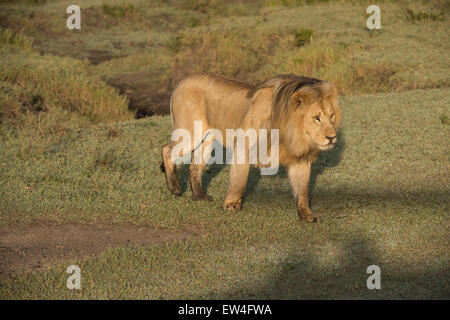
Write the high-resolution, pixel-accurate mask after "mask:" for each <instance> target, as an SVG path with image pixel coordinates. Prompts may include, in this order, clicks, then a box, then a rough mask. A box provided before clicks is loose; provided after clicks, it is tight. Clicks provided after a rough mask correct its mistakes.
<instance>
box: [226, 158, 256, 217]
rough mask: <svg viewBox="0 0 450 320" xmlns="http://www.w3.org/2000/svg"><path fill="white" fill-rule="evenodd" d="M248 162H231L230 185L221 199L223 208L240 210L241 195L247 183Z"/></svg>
mask: <svg viewBox="0 0 450 320" xmlns="http://www.w3.org/2000/svg"><path fill="white" fill-rule="evenodd" d="M249 170H250V165H249V164H232V165H231V170H230V186H229V187H228V192H227V194H226V196H225V199H224V200H223V204H222V208H223V209H225V210H232V211H238V210H241V204H242V195H243V194H244V192H245V187H246V185H247V178H248V173H249Z"/></svg>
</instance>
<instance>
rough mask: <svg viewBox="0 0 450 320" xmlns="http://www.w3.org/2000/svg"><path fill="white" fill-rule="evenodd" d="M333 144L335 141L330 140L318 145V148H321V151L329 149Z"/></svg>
mask: <svg viewBox="0 0 450 320" xmlns="http://www.w3.org/2000/svg"><path fill="white" fill-rule="evenodd" d="M334 145H335V143H332V142H330V143H327V144H325V145H321V146H319V149H320V150H322V151H325V150H330V149H333V147H334Z"/></svg>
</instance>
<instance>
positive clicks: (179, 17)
mask: <svg viewBox="0 0 450 320" xmlns="http://www.w3.org/2000/svg"><path fill="white" fill-rule="evenodd" d="M69 4H71V3H70V2H69V1H65V0H60V1H41V0H39V1H38V0H33V1H29V0H26V1H25V0H24V1H20V2H18V1H0V8H1V10H0V21H1V22H0V26H1V28H0V224H2V225H4V226H8V225H11V224H19V225H28V224H32V223H40V222H56V223H62V224H65V223H71V222H74V223H82V224H87V223H97V222H106V223H115V222H131V223H135V224H143V225H152V226H155V227H157V228H158V229H163V230H189V228H196V229H198V230H201V232H200V234H201V235H200V236H198V237H196V238H191V239H189V240H185V241H178V242H172V243H166V244H163V245H155V246H150V247H132V246H130V247H122V248H115V249H111V250H108V251H106V252H104V253H103V254H101V255H100V256H97V257H92V258H90V259H88V260H83V261H67V263H64V264H57V265H54V266H52V267H50V268H48V269H47V270H44V271H42V272H30V273H24V274H16V275H12V276H8V277H6V276H5V277H1V278H0V298H2V299H13V298H17V299H36V298H45V299H57V298H66V299H70V298H80V299H88V298H97V299H101V298H117V299H121V298H136V299H146V298H151V299H170V298H189V299H192V298H194V299H195V298H201V299H212V298H235V299H240V298H248V299H253V298H285V299H299V298H305V299H311V298H318V299H322V298H331V299H335V298H344V299H354V298H363V299H373V298H381V299H423V298H432V299H449V298H450V289H449V282H448V279H449V275H450V274H449V268H448V266H449V260H450V259H449V253H448V247H449V238H448V230H449V227H450V225H449V221H450V220H449V212H450V210H449V209H450V208H449V199H450V189H449V185H450V178H449V177H450V175H449V169H450V168H449V160H450V159H449V154H450V153H449V151H450V150H449V144H448V142H447V141H448V137H449V130H450V127H449V125H448V124H449V118H448V117H449V114H450V110H449V107H448V106H449V102H450V98H449V97H450V95H449V93H450V90H449V88H448V86H449V83H450V81H449V80H450V79H449V65H450V60H449V59H450V58H449V55H448V51H449V49H450V48H449V42H448V35H447V34H448V31H447V30H448V26H449V25H448V12H450V11H449V10H448V8H449V7H448V3H447V2H446V1H429V2H419V1H416V2H409V1H398V2H397V1H396V2H394V1H379V6H380V8H381V20H382V21H381V22H382V29H381V30H376V32H372V33H369V32H368V31H367V30H366V29H365V19H366V18H367V17H366V12H365V9H366V8H367V6H368V5H369V4H372V3H367V2H366V1H352V2H347V1H314V0H305V1H300V0H298V1H297V0H293V1H290V0H283V1H264V0H261V1H258V0H255V1H242V2H240V1H238V2H235V1H230V2H220V1H216V0H195V1H187V0H170V1H151V2H149V1H144V0H133V1H126V2H124V1H122V0H114V1H108V2H107V3H106V2H105V1H101V0H95V1H87V0H81V1H79V5H80V7H81V14H82V25H81V30H67V28H66V26H65V16H64V12H65V9H66V7H67V6H68V5H69ZM204 71H208V72H218V73H221V74H224V75H227V76H230V77H234V78H236V79H239V80H243V81H249V82H251V83H258V82H260V81H262V80H263V79H265V78H267V77H270V76H273V75H274V74H279V73H296V74H301V75H306V76H312V77H318V78H323V79H326V80H328V81H331V82H333V83H334V84H335V85H336V86H337V87H338V89H339V93H340V95H341V97H340V105H341V108H342V109H343V125H342V128H341V130H340V133H339V142H338V146H337V147H336V148H335V149H334V150H332V151H330V152H327V153H324V154H322V155H321V157H320V158H319V160H318V162H317V163H316V164H315V166H314V171H313V175H312V179H311V181H312V182H311V203H312V209H313V210H314V211H316V212H318V213H319V214H321V215H322V216H323V217H324V222H323V223H321V224H318V225H311V224H305V223H301V222H299V221H298V220H297V215H296V213H295V211H294V201H293V199H292V196H291V192H290V189H289V183H288V181H287V177H286V171H285V170H281V171H280V173H279V174H278V175H277V176H270V177H261V176H260V175H259V173H258V172H257V171H256V170H252V172H251V175H250V180H249V184H248V188H247V192H246V195H245V199H244V209H243V211H241V212H236V213H230V212H224V211H222V210H221V208H220V204H221V201H222V199H223V196H224V193H225V191H226V189H227V187H228V173H229V168H228V167H226V166H225V167H222V166H210V167H208V168H207V170H206V172H205V177H204V183H205V184H206V185H207V188H208V193H209V194H211V195H212V196H213V201H212V202H211V203H203V202H193V201H192V200H191V197H190V196H191V193H190V190H189V187H188V183H187V180H186V179H187V173H188V169H187V168H186V167H184V166H182V167H180V175H181V177H182V181H183V188H184V189H185V193H184V194H183V195H182V196H181V197H179V198H175V197H173V196H172V195H171V194H170V193H169V192H168V190H167V188H166V186H165V181H164V177H163V175H162V174H161V173H160V172H159V168H158V167H159V163H160V148H161V146H162V145H163V144H165V143H167V141H168V140H169V137H170V130H171V128H170V118H169V117H167V116H153V117H151V118H145V119H140V120H136V119H134V118H135V117H136V115H137V116H142V115H146V114H153V113H158V112H164V111H167V106H168V97H169V95H170V92H171V90H172V89H173V87H174V86H175V85H176V83H177V82H178V81H179V80H180V79H181V78H183V77H184V76H186V75H188V74H191V73H195V72H204ZM70 264H78V265H79V266H80V267H81V270H82V290H80V291H76V292H73V291H69V290H67V289H66V287H65V283H66V279H67V274H66V273H65V268H66V267H67V266H68V265H70ZM371 264H376V265H378V266H380V268H381V272H382V280H381V281H382V289H381V290H368V289H366V279H367V277H368V276H369V275H368V274H366V268H367V267H368V266H369V265H371Z"/></svg>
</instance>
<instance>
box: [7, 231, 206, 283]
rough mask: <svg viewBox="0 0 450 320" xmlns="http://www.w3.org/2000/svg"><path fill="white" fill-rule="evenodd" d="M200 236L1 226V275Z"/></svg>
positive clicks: (151, 232) (179, 232) (160, 232)
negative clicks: (108, 251) (132, 247)
mask: <svg viewBox="0 0 450 320" xmlns="http://www.w3.org/2000/svg"><path fill="white" fill-rule="evenodd" d="M199 234H200V232H197V231H167V230H160V229H156V228H154V227H150V226H138V225H133V224H131V223H117V224H89V225H81V224H60V225H57V224H35V225H6V226H1V227H0V275H8V274H11V273H17V272H25V271H31V270H33V271H39V270H42V269H45V268H47V267H48V266H50V265H52V264H55V263H58V262H62V261H67V260H77V259H80V260H83V259H87V258H89V257H92V256H95V255H97V254H100V253H101V252H103V251H105V250H108V249H111V248H115V247H125V246H131V245H143V246H149V245H155V244H160V243H164V242H169V241H179V240H184V239H188V238H191V237H194V236H198V235H199Z"/></svg>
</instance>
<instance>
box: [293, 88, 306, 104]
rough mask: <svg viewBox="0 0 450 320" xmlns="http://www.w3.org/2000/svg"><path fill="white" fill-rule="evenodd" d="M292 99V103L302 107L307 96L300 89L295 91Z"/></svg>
mask: <svg viewBox="0 0 450 320" xmlns="http://www.w3.org/2000/svg"><path fill="white" fill-rule="evenodd" d="M291 99H292V105H293V106H296V107H301V106H302V105H303V104H304V103H305V97H304V96H303V95H302V94H301V92H299V91H297V92H294V94H293V95H292V97H291Z"/></svg>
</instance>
